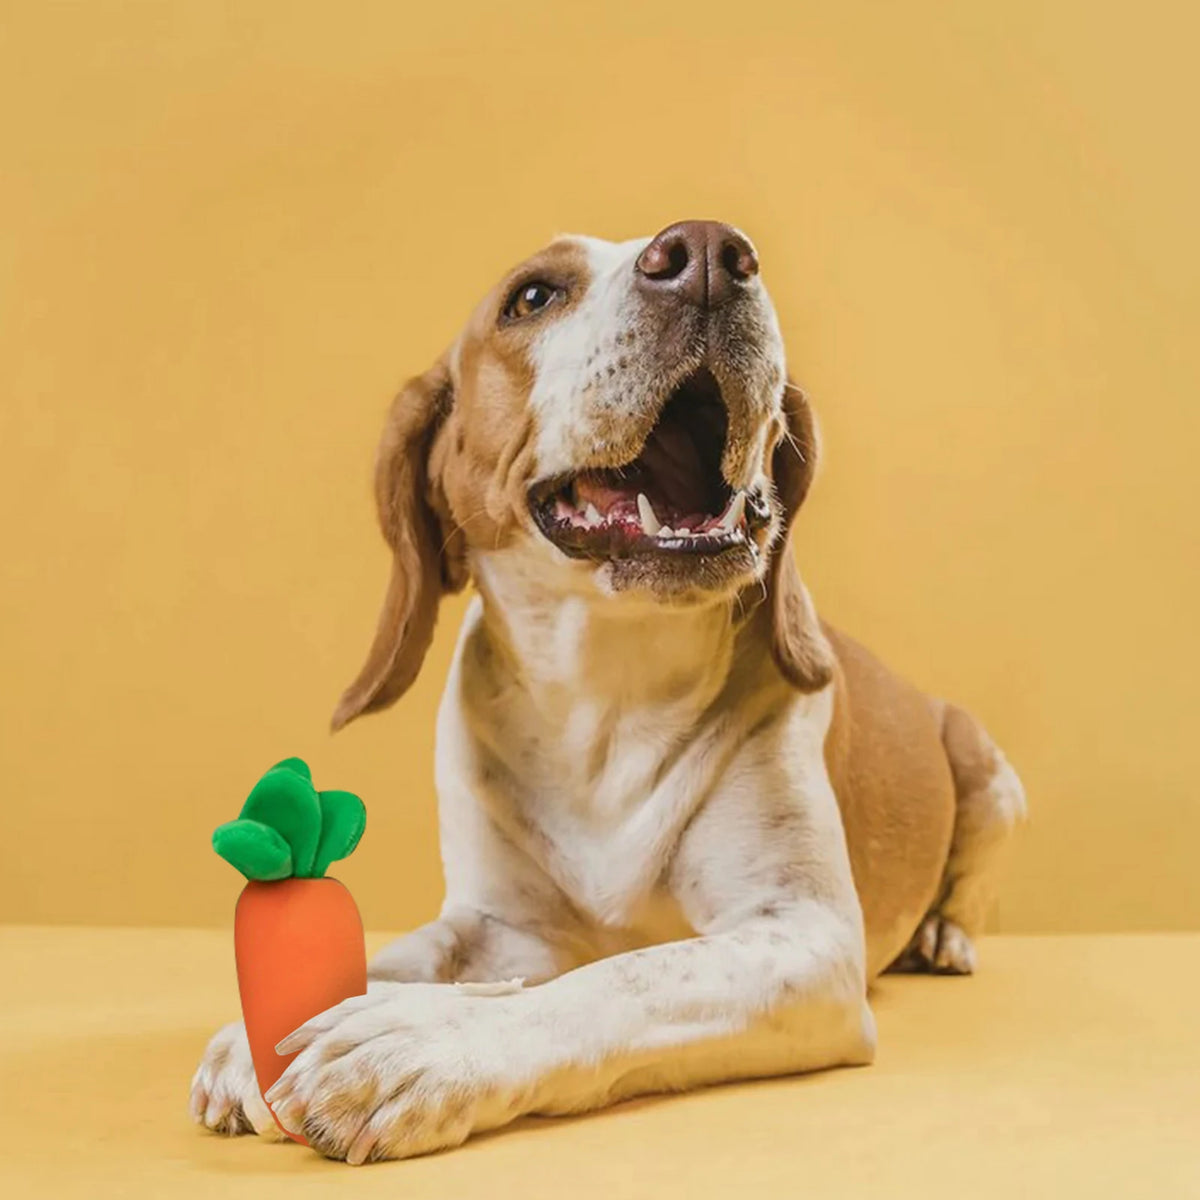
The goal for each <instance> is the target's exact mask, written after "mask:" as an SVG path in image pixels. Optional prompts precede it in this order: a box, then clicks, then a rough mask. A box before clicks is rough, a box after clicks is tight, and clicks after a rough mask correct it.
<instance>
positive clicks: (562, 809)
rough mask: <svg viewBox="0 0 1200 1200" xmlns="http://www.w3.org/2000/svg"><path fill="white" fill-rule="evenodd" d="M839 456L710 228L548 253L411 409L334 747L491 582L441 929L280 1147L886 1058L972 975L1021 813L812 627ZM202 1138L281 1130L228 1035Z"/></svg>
mask: <svg viewBox="0 0 1200 1200" xmlns="http://www.w3.org/2000/svg"><path fill="white" fill-rule="evenodd" d="M816 452H817V443H816V437H815V432H814V425H813V418H812V414H811V412H810V410H809V406H808V403H807V401H806V399H805V397H804V395H803V393H802V392H801V391H799V389H797V388H796V387H794V386H793V385H792V384H791V383H789V382H788V380H787V377H786V374H785V368H784V351H783V344H782V341H781V338H780V333H779V327H778V324H777V322H776V318H775V312H774V309H773V308H772V305H771V302H770V300H769V299H768V296H767V292H766V289H765V288H764V287H763V284H762V281H761V279H760V278H759V273H758V259H757V256H756V254H755V251H754V248H753V246H752V245H751V244H750V242H749V241H748V240H747V239H746V237H745V236H743V235H742V234H741V233H739V232H737V231H736V230H734V229H732V228H730V227H729V226H726V225H720V224H717V223H715V222H704V221H693V222H686V223H683V224H678V225H673V226H671V227H670V228H668V229H665V230H664V231H663V232H662V233H660V234H659V235H658V236H657V237H655V238H653V239H642V240H638V241H632V242H624V243H620V244H614V243H610V242H605V241H599V240H595V239H591V238H582V237H562V238H559V239H557V240H556V241H554V242H552V243H551V244H550V245H549V246H548V247H547V248H546V249H545V250H543V251H542V252H541V253H539V254H536V255H534V257H532V258H531V259H529V260H528V261H527V262H525V263H523V264H522V265H521V266H519V267H517V268H516V269H515V270H513V271H512V272H511V273H510V274H509V275H508V276H507V277H506V278H505V279H504V280H503V281H502V282H501V283H500V284H499V285H498V286H497V287H496V288H495V290H494V291H492V292H491V294H490V295H488V296H487V298H486V299H485V300H484V301H483V303H482V304H480V306H479V307H478V308H477V309H476V310H475V313H474V315H473V316H472V317H471V319H470V320H469V321H468V323H467V326H466V328H465V329H464V330H463V331H462V333H461V334H460V335H459V337H458V338H457V339H456V340H455V342H454V344H453V345H452V346H451V347H450V349H449V350H448V351H447V352H446V354H445V355H444V356H443V357H442V358H441V359H440V360H439V361H438V362H437V363H436V364H435V365H434V366H433V367H431V368H430V369H429V370H428V371H426V372H425V374H423V375H421V376H419V377H418V378H416V379H414V380H413V381H412V382H411V383H409V384H408V386H407V387H406V388H405V389H404V390H403V391H402V392H401V394H400V396H399V397H398V398H397V400H396V402H395V404H394V405H393V407H392V410H391V413H390V416H389V417H388V421H387V426H386V429H385V431H384V435H383V442H382V446H381V448H380V452H379V460H378V468H377V476H376V494H377V500H378V504H379V512H380V518H381V521H382V525H383V532H384V536H385V537H386V539H387V541H388V543H389V545H390V546H391V548H392V551H393V554H394V565H393V571H392V578H391V583H390V586H389V588H388V592H387V598H386V600H385V602H384V606H383V612H382V615H381V617H380V620H379V627H378V630H377V632H376V635H375V641H374V645H373V646H372V648H371V651H370V655H369V657H368V659H367V662H366V665H365V666H364V667H363V670H362V672H361V674H360V675H359V677H358V678H357V679H356V680H355V682H354V683H353V684H352V685H351V687H350V688H349V689H348V691H347V692H346V694H345V695H344V696H343V697H342V700H341V703H340V704H339V706H338V709H337V712H336V714H335V716H334V725H335V727H338V726H341V725H344V724H345V723H346V722H348V721H350V720H353V719H354V718H355V717H357V716H359V715H361V714H362V713H365V712H371V711H374V710H377V709H382V708H385V707H387V706H388V705H390V704H391V703H393V702H394V701H395V700H396V699H397V698H398V697H399V696H401V695H402V694H403V693H404V691H405V689H406V688H407V687H408V686H409V685H410V684H411V683H412V681H413V679H414V678H415V676H416V674H417V672H418V670H419V668H420V665H421V660H422V658H423V656H424V654H425V651H426V649H427V647H428V645H429V641H430V637H431V635H432V632H433V626H434V619H435V617H436V614H437V609H438V601H439V598H440V597H441V596H442V594H443V593H445V592H447V591H454V590H456V589H459V588H461V587H463V586H464V585H465V584H466V582H467V580H468V579H472V580H474V582H475V586H476V588H477V590H478V595H477V597H476V598H475V599H474V600H473V601H472V603H471V606H470V609H469V612H468V615H467V618H466V621H465V623H464V625H463V628H462V631H461V633H460V635H459V640H458V648H457V651H456V655H455V659H454V665H453V667H452V669H451V672H450V677H449V680H448V682H447V685H446V690H445V694H444V698H443V701H442V705H441V709H440V713H439V717H438V734H437V737H438V745H437V786H438V795H439V806H440V822H441V840H442V853H443V857H444V860H445V874H446V900H445V904H444V906H443V909H442V915H441V916H440V918H439V919H438V920H436V921H434V922H433V923H432V924H430V925H427V926H425V927H424V928H422V929H419V930H417V931H416V932H415V933H412V934H410V935H408V936H407V937H404V938H401V939H400V940H399V941H397V942H395V943H394V944H392V945H391V946H389V947H388V948H387V949H385V950H384V951H383V952H382V953H381V954H380V955H379V956H378V958H377V959H376V960H375V962H374V963H373V966H372V971H371V975H372V979H373V981H374V982H373V983H372V985H371V987H370V989H369V991H368V994H367V995H366V996H364V997H360V998H355V999H353V1000H349V1001H347V1002H346V1003H344V1004H342V1005H340V1006H338V1007H337V1008H334V1009H332V1010H330V1011H329V1012H327V1013H325V1014H323V1015H322V1016H320V1017H318V1018H316V1019H315V1020H313V1021H310V1022H309V1023H308V1024H307V1025H305V1026H304V1027H303V1028H302V1029H300V1030H298V1031H297V1032H296V1033H294V1034H293V1035H292V1036H291V1037H289V1038H288V1039H286V1041H285V1042H284V1043H281V1048H282V1050H283V1051H285V1052H290V1051H292V1050H297V1049H299V1050H301V1051H302V1052H301V1053H300V1054H299V1056H298V1057H297V1058H296V1060H295V1061H294V1063H293V1064H292V1065H291V1067H290V1068H289V1069H288V1071H287V1072H286V1073H285V1074H284V1075H283V1077H282V1078H281V1079H280V1081H279V1082H278V1083H277V1084H276V1086H275V1087H274V1088H273V1089H272V1091H271V1092H270V1093H269V1099H270V1101H271V1104H272V1107H273V1108H274V1110H275V1112H276V1113H277V1114H278V1115H279V1117H280V1119H281V1120H282V1121H283V1123H284V1124H285V1125H286V1126H287V1127H288V1128H291V1129H296V1130H299V1131H302V1132H303V1133H304V1135H305V1136H306V1137H307V1138H308V1140H309V1141H310V1143H311V1144H312V1145H313V1146H315V1147H316V1148H317V1149H318V1150H320V1151H321V1152H322V1153H324V1154H326V1155H329V1156H330V1157H334V1158H345V1159H347V1160H349V1161H350V1162H363V1161H365V1160H368V1159H378V1158H398V1157H404V1156H407V1155H413V1154H420V1153H424V1152H427V1151H431V1150H437V1149H440V1148H444V1147H448V1146H453V1145H457V1144H458V1143H460V1142H462V1141H463V1140H465V1139H466V1138H467V1137H469V1136H470V1135H471V1134H472V1133H473V1132H475V1131H477V1130H482V1129H491V1128H495V1127H496V1126H499V1125H503V1124H505V1123H506V1122H509V1121H512V1120H513V1119H514V1118H516V1117H519V1116H521V1115H522V1114H525V1113H567V1112H578V1111H581V1110H584V1109H590V1108H596V1107H598V1106H601V1105H606V1104H611V1103H613V1102H615V1101H618V1100H621V1099H623V1098H626V1097H630V1096H635V1095H638V1094H641V1093H647V1092H660V1091H666V1090H672V1089H681V1088H688V1087H694V1086H697V1085H701V1084H711V1083H716V1082H719V1081H721V1080H730V1079H743V1078H751V1077H756V1076H768V1075H780V1074H785V1073H790V1072H796V1071H807V1070H812V1069H814V1068H821V1067H832V1066H836V1065H839V1064H851V1063H866V1062H869V1061H870V1060H871V1058H872V1055H873V1053H874V1049H875V1024H874V1019H873V1017H872V1014H871V1010H870V1008H869V1006H868V998H867V987H868V983H869V982H870V980H871V979H872V978H873V977H874V976H875V975H877V974H878V973H879V972H881V971H883V970H884V969H886V968H887V967H889V965H899V966H902V967H907V968H908V969H919V970H932V971H941V972H948V973H959V972H969V971H971V970H972V969H973V968H974V965H975V951H974V948H973V939H974V938H975V937H976V935H977V934H978V933H979V932H980V929H981V926H982V924H983V920H984V915H985V911H986V909H987V907H988V902H989V898H990V896H991V890H992V883H993V878H994V874H995V868H996V866H997V860H998V858H999V854H1000V851H1001V850H1002V849H1003V847H1004V844H1005V843H1006V841H1007V840H1008V836H1009V833H1010V831H1011V830H1012V828H1013V826H1014V825H1015V824H1016V823H1017V822H1018V821H1019V819H1020V818H1021V817H1022V815H1023V813H1024V807H1025V804H1024V797H1023V794H1022V790H1021V785H1020V782H1019V781H1018V779H1017V776H1016V775H1015V773H1014V772H1013V770H1012V769H1011V767H1009V765H1008V764H1007V762H1006V761H1005V759H1004V757H1003V756H1002V755H1001V753H1000V751H999V750H998V749H997V748H996V747H995V746H994V745H993V744H992V742H991V741H990V740H989V738H988V737H987V735H986V734H985V733H984V732H983V730H982V729H981V728H980V727H979V725H978V724H977V723H976V722H975V721H974V719H973V718H972V717H970V716H969V715H968V714H967V713H966V712H964V711H963V710H962V709H960V708H957V707H955V706H954V705H952V704H947V703H944V702H942V701H940V700H934V699H930V698H928V697H926V696H924V695H922V694H921V693H919V692H917V691H916V690H915V689H914V688H912V687H911V686H909V685H908V684H907V683H904V682H903V681H902V680H900V679H898V678H897V677H896V676H895V675H893V674H892V673H891V672H889V671H888V670H887V668H886V667H884V666H882V665H881V664H880V663H879V662H878V661H877V660H876V659H875V658H873V657H872V656H871V655H870V654H869V653H868V652H867V651H866V650H864V649H863V648H862V647H861V646H859V645H858V644H857V643H856V642H854V641H852V640H851V639H849V638H848V637H846V636H845V635H844V634H841V633H839V632H837V631H836V630H834V629H832V628H830V627H829V626H828V625H825V624H823V623H822V622H821V621H819V620H818V618H817V616H816V613H815V612H814V609H813V605H812V601H811V600H810V598H809V595H808V593H807V591H806V590H805V587H804V585H803V583H802V582H801V579H800V575H799V572H798V570H797V567H796V564H795V560H794V558H793V556H792V554H791V553H790V551H789V546H788V536H789V531H790V529H791V527H792V525H793V522H794V521H795V519H796V514H797V510H798V509H799V508H800V505H801V502H802V501H803V500H804V496H805V493H806V492H807V491H808V488H809V484H810V482H811V481H812V476H813V469H814V466H815V462H816ZM192 1110H193V1114H194V1115H195V1117H196V1119H197V1120H198V1121H200V1122H202V1123H203V1124H205V1125H207V1126H208V1127H210V1128H213V1129H219V1130H223V1131H226V1132H230V1133H240V1132H248V1131H250V1130H252V1129H253V1130H257V1131H258V1132H260V1133H262V1132H267V1131H269V1130H271V1129H273V1128H274V1127H273V1124H272V1121H271V1116H270V1113H269V1112H268V1111H267V1108H266V1106H265V1105H264V1103H263V1101H262V1099H261V1098H260V1097H259V1095H258V1092H257V1090H256V1088H255V1083H254V1075H253V1069H252V1067H251V1064H250V1057H249V1051H248V1048H247V1045H246V1039H245V1034H244V1032H243V1030H242V1028H241V1026H240V1025H233V1026H229V1027H227V1028H226V1029H224V1030H222V1031H221V1032H219V1033H218V1034H217V1035H216V1036H215V1037H214V1038H213V1040H212V1042H211V1043H210V1045H209V1047H208V1050H207V1051H206V1054H205V1057H204V1060H203V1062H202V1063H201V1066H200V1069H199V1070H198V1072H197V1074H196V1078H195V1080H194V1082H193V1090H192Z"/></svg>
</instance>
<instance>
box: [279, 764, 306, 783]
mask: <svg viewBox="0 0 1200 1200" xmlns="http://www.w3.org/2000/svg"><path fill="white" fill-rule="evenodd" d="M271 770H272V771H291V772H292V774H293V775H299V776H300V777H301V779H307V780H308V782H309V783H312V771H310V770H309V769H308V763H306V762H305V761H304V759H302V758H285V759H284V760H283V761H282V762H277V763H276V764H275V765H274V766H273V767H272V768H271Z"/></svg>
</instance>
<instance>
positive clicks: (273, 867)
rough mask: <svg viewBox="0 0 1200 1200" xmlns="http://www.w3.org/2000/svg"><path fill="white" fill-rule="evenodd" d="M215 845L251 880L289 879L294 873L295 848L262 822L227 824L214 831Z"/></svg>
mask: <svg viewBox="0 0 1200 1200" xmlns="http://www.w3.org/2000/svg"><path fill="white" fill-rule="evenodd" d="M212 844H213V849H214V850H215V851H216V852H217V853H218V854H219V855H220V856H221V857H222V858H223V859H224V860H225V861H226V862H227V863H231V864H232V865H233V866H235V867H236V868H237V869H238V870H239V871H241V873H242V874H243V875H245V876H246V878H247V879H286V878H287V877H288V876H289V875H290V874H291V873H292V850H291V847H290V846H289V845H288V844H287V842H286V841H285V840H284V839H283V837H282V836H281V835H280V834H278V833H277V832H276V831H275V830H274V829H272V828H271V827H270V825H264V824H263V823H262V822H261V821H250V820H247V819H246V818H244V817H239V818H238V820H236V821H227V822H226V823H225V824H224V825H219V826H218V827H217V828H216V829H215V830H214V831H213V835H212Z"/></svg>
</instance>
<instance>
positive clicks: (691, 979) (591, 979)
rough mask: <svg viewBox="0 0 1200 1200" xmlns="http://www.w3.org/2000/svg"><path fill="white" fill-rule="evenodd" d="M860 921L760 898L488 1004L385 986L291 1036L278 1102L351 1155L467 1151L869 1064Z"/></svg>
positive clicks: (322, 1141) (430, 989)
mask: <svg viewBox="0 0 1200 1200" xmlns="http://www.w3.org/2000/svg"><path fill="white" fill-rule="evenodd" d="M855 943H856V935H855V931H854V930H853V928H852V927H851V926H848V925H846V924H844V923H843V922H842V921H841V919H840V918H838V917H836V916H834V915H832V914H831V913H830V912H829V911H828V910H825V909H823V908H821V907H820V906H819V905H806V904H794V905H786V904H782V903H780V904H775V905H772V904H767V905H763V906H761V907H760V908H759V909H758V910H757V911H756V912H754V913H748V914H747V915H746V917H745V919H744V920H742V921H740V922H738V923H737V925H736V926H735V927H733V928H731V929H729V930H727V931H725V932H721V933H714V934H710V935H707V936H704V937H699V938H695V939H692V940H689V941H685V942H676V943H670V944H666V945H662V946H655V947H651V948H648V949H645V950H638V951H635V952H633V953H629V954H624V955H618V956H616V957H614V958H610V959H604V960H601V961H600V962H596V963H592V964H590V965H588V966H585V967H581V968H579V969H578V970H575V971H571V972H568V973H567V974H565V975H562V976H560V977H559V978H557V979H554V980H551V981H550V982H549V983H546V984H543V985H541V986H540V987H535V988H529V989H524V990H515V991H513V992H511V993H509V994H501V995H479V994H476V993H475V992H474V991H472V990H470V989H465V990H464V989H461V988H457V987H454V986H453V985H449V986H448V985H436V984H435V985H428V984H425V985H423V984H391V985H388V984H382V985H376V988H374V989H373V995H372V996H368V997H356V998H355V999H353V1000H349V1001H346V1002H345V1003H344V1004H342V1005H339V1006H338V1007H337V1008H335V1009H331V1010H330V1011H329V1012H328V1013H326V1014H323V1015H322V1016H321V1017H320V1018H318V1019H316V1020H315V1021H312V1022H309V1023H308V1025H306V1026H304V1027H303V1028H302V1029H301V1030H299V1031H298V1032H297V1033H296V1034H295V1035H293V1036H292V1037H291V1038H289V1039H288V1040H287V1041H286V1042H285V1043H282V1044H281V1051H282V1052H285V1053H286V1052H290V1051H292V1050H295V1049H301V1050H302V1053H301V1054H300V1055H299V1056H298V1057H297V1059H296V1061H295V1062H294V1063H293V1064H292V1066H291V1067H290V1068H289V1069H288V1071H287V1072H286V1073H285V1074H284V1076H283V1077H282V1078H281V1079H280V1081H279V1083H278V1084H276V1086H275V1088H274V1089H273V1090H272V1091H271V1092H270V1093H268V1099H269V1100H270V1102H271V1103H272V1106H273V1107H274V1109H275V1111H276V1113H277V1114H278V1115H279V1117H280V1119H281V1120H282V1121H283V1123H284V1124H285V1125H286V1126H287V1127H288V1128H290V1129H295V1130H299V1131H302V1132H303V1133H304V1135H305V1137H306V1138H307V1139H308V1140H309V1142H310V1143H311V1144H312V1145H313V1146H314V1147H316V1148H317V1149H319V1150H321V1151H322V1152H323V1153H325V1154H327V1155H329V1156H331V1157H336V1158H346V1159H348V1160H349V1161H351V1162H362V1161H366V1160H367V1159H377V1158H401V1157H406V1156H409V1155H412V1154H421V1153H426V1152H429V1151H431V1150H437V1149H442V1148H445V1147H447V1146H452V1145H457V1144H458V1143H460V1142H462V1141H463V1140H465V1139H466V1138H467V1137H468V1136H469V1135H470V1134H471V1133H472V1132H474V1131H478V1130H482V1129H490V1128H495V1127H496V1126H499V1125H502V1124H505V1123H507V1122H508V1121H511V1120H513V1119H514V1118H516V1117H518V1116H521V1115H523V1114H525V1113H566V1112H578V1111H582V1110H584V1109H589V1108H596V1107H599V1106H602V1105H604V1104H608V1103H611V1102H613V1101H615V1100H618V1099H622V1098H625V1097H628V1096H632V1095H636V1094H639V1093H644V1092H654V1091H664V1090H672V1089H678V1088H685V1087H691V1086H695V1085H697V1084H702V1083H714V1082H718V1081H720V1080H725V1079H733V1078H749V1077H754V1076H764V1075H777V1074H784V1073H789V1072H794V1071H803V1070H811V1069H814V1068H818V1067H827V1066H835V1065H838V1064H844V1063H861V1062H865V1061H868V1060H869V1059H870V1057H871V1054H872V1051H873V1046H874V1027H873V1022H872V1019H871V1015H870V1012H869V1010H868V1009H867V1006H866V1002H865V988H864V982H863V976H862V968H861V951H859V952H858V953H856V948H855Z"/></svg>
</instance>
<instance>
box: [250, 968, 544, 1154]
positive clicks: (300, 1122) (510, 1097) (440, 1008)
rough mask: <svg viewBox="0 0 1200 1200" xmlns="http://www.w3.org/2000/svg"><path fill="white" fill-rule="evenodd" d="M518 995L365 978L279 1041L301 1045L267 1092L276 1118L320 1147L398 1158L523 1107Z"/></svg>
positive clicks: (526, 1068) (526, 1085) (525, 1077)
mask: <svg viewBox="0 0 1200 1200" xmlns="http://www.w3.org/2000/svg"><path fill="white" fill-rule="evenodd" d="M521 999H522V997H521V996H519V995H496V996H488V995H479V994H474V993H471V992H468V991H466V990H465V989H459V988H457V987H455V986H453V985H446V984H420V983H400V984H372V985H371V991H370V992H369V993H368V995H366V996H356V997H354V998H352V999H350V1000H347V1001H345V1002H344V1003H342V1004H339V1005H338V1006H337V1007H335V1008H332V1009H330V1010H329V1011H328V1012H326V1013H322V1014H321V1016H319V1017H317V1018H316V1019H315V1020H313V1021H309V1022H308V1023H307V1024H306V1025H303V1026H302V1027H301V1028H300V1029H298V1030H297V1031H296V1032H295V1033H293V1034H291V1035H290V1036H289V1037H287V1038H286V1039H284V1041H283V1042H281V1043H280V1044H279V1050H280V1053H284V1054H290V1053H292V1052H293V1051H295V1050H300V1051H301V1053H300V1054H298V1055H297V1057H296V1059H295V1061H294V1062H293V1063H292V1064H291V1066H290V1067H288V1069H287V1070H286V1071H285V1072H284V1073H283V1075H282V1076H281V1077H280V1078H279V1080H278V1082H277V1083H276V1084H275V1086H274V1087H273V1088H271V1089H270V1090H269V1091H268V1092H267V1099H268V1101H269V1102H270V1105H271V1107H272V1108H273V1109H274V1111H275V1113H276V1115H277V1116H278V1117H279V1119H280V1121H281V1122H282V1123H283V1125H284V1126H285V1127H286V1128H288V1129H291V1130H293V1131H295V1132H298V1133H302V1134H303V1135H304V1137H305V1138H306V1140H307V1141H308V1143H309V1145H311V1146H312V1147H313V1148H314V1149H316V1150H319V1151H320V1152H321V1153H322V1154H325V1155H327V1156H328V1157H330V1158H339V1159H345V1160H346V1161H347V1162H350V1163H363V1162H368V1161H374V1160H378V1159H384V1158H408V1157H410V1156H412V1155H416V1154H427V1153H429V1152H431V1151H434V1150H443V1149H447V1148H448V1147H451V1146H457V1145H459V1144H460V1143H462V1142H464V1141H465V1140H466V1139H467V1138H468V1137H469V1136H470V1135H471V1133H472V1132H474V1131H475V1130H479V1129H485V1128H494V1127H495V1126H497V1125H502V1124H504V1123H506V1122H507V1121H511V1120H513V1119H514V1118H515V1117H517V1116H519V1115H521V1113H522V1112H525V1111H528V1107H527V1106H528V1102H529V1099H530V1097H531V1095H532V1086H531V1082H532V1079H533V1076H534V1074H535V1068H534V1065H533V1063H532V1062H529V1061H524V1062H523V1061H522V1053H521V1050H520V1047H521V1045H522V1044H524V1043H528V1042H529V1039H528V1038H525V1039H522V1038H521V1037H520V1032H521V1027H520V1022H519V1020H518V1019H517V1018H518V1012H517V1009H516V1007H515V1006H514V1004H513V1001H520V1000H521Z"/></svg>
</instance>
